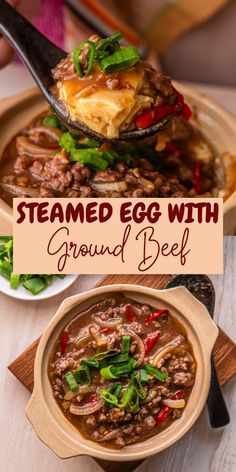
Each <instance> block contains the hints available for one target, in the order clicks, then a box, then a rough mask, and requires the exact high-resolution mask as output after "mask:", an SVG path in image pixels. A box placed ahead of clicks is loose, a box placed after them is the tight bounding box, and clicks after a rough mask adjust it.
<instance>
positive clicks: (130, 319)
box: [125, 305, 135, 323]
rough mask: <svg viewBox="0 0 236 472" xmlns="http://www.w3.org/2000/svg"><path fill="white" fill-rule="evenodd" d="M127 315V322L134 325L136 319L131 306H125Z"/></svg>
mask: <svg viewBox="0 0 236 472" xmlns="http://www.w3.org/2000/svg"><path fill="white" fill-rule="evenodd" d="M125 315H126V318H127V321H128V322H129V323H133V321H134V320H135V318H134V312H133V310H132V308H131V306H130V305H125Z"/></svg>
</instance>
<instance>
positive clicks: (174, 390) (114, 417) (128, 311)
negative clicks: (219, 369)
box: [48, 295, 196, 448]
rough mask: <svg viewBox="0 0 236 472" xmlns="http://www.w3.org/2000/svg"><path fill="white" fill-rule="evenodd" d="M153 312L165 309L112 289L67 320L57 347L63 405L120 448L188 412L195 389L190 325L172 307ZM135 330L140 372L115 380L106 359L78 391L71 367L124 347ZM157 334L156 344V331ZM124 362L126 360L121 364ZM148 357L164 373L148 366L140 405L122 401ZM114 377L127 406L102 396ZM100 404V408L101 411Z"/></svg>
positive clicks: (53, 372) (54, 378)
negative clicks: (104, 368)
mask: <svg viewBox="0 0 236 472" xmlns="http://www.w3.org/2000/svg"><path fill="white" fill-rule="evenodd" d="M161 308H163V307H160V309H161ZM153 313H157V309H154V308H152V307H151V306H149V305H146V304H145V305H144V304H140V303H138V302H135V301H133V300H131V299H128V298H126V297H125V296H123V295H114V296H113V295H111V297H110V298H105V299H104V300H103V301H101V302H100V303H97V304H96V305H92V306H90V307H89V308H88V309H87V310H86V311H84V312H81V313H78V315H77V316H75V318H74V319H72V321H71V322H70V323H69V324H68V325H67V326H65V328H64V330H63V332H62V333H61V334H60V337H59V339H58V340H57V342H56V344H55V346H54V348H53V350H52V352H51V355H50V359H49V365H48V375H49V379H50V383H51V385H52V389H53V393H54V397H55V399H56V401H57V403H58V405H59V407H60V408H61V410H62V412H63V414H64V415H65V416H66V418H67V419H68V421H70V422H71V423H72V424H73V425H74V427H75V428H76V429H78V430H79V431H80V433H81V434H82V435H83V436H84V437H85V438H87V439H90V440H93V441H96V442H99V443H101V444H102V445H103V446H105V447H111V448H120V447H124V446H126V445H129V444H133V443H136V442H141V441H144V440H146V439H147V438H149V437H151V436H153V435H155V434H158V433H159V432H160V431H162V430H163V429H165V428H167V427H169V426H170V425H171V424H172V423H173V422H174V421H176V420H178V419H179V418H180V417H181V415H182V412H183V411H184V408H185V406H186V404H187V402H188V399H189V396H190V394H191V390H192V388H193V385H194V381H195V372H196V362H195V359H194V354H193V350H192V346H191V344H190V343H189V341H188V338H187V333H186V331H185V329H184V328H183V326H182V325H181V324H180V323H179V322H178V321H177V320H176V319H175V318H174V317H173V316H172V315H171V313H170V312H169V311H168V310H164V311H163V312H162V313H159V316H157V317H156V318H155V316H154V318H155V319H153V320H152V321H151V318H152V317H153ZM111 323H113V324H116V326H112V325H111ZM127 335H128V336H130V342H129V348H128V349H129V352H128V356H129V358H131V359H133V360H135V361H136V362H137V363H138V364H137V365H136V366H135V367H134V370H133V373H129V374H127V376H125V374H124V376H120V377H118V378H115V379H112V380H108V379H105V378H102V375H101V368H102V366H104V364H100V366H99V367H96V368H93V367H90V368H89V369H90V375H91V382H90V384H89V386H88V387H86V388H87V393H84V392H86V388H85V387H84V386H82V387H81V384H80V383H79V384H78V390H77V391H76V392H72V391H71V390H70V388H69V386H68V383H67V381H66V378H65V375H66V374H67V373H68V372H71V373H73V372H76V371H77V369H78V368H79V366H81V365H82V364H83V361H84V360H88V359H90V360H91V358H93V357H94V356H95V355H97V354H98V353H101V352H104V351H108V350H115V355H118V354H120V352H121V351H122V345H123V341H122V339H123V336H127ZM154 338H155V342H153V345H152V347H151V345H150V339H154ZM140 346H141V347H140ZM142 346H144V347H145V353H143V350H142ZM100 355H101V354H100ZM113 355H114V353H113ZM157 355H158V359H157ZM113 359H115V357H113ZM100 362H102V363H104V362H105V366H106V364H108V365H111V364H112V356H111V357H109V358H106V359H105V361H104V359H103V361H100ZM114 365H115V366H116V367H117V365H118V364H115V361H114ZM122 365H123V366H124V363H123V364H122V363H120V364H119V366H122ZM147 365H149V366H150V365H152V366H155V369H157V371H158V372H159V373H160V375H161V376H162V380H160V379H159V378H156V377H155V376H153V375H151V374H147V375H148V381H146V382H145V383H142V387H143V389H144V390H145V395H142V397H143V398H139V400H138V404H137V405H136V408H135V409H134V410H132V407H131V406H130V404H126V405H125V406H123V407H122V406H121V405H122V401H123V398H124V397H123V395H124V393H125V392H127V389H128V388H131V387H130V385H131V383H132V378H133V377H132V375H135V374H136V375H139V374H140V372H141V371H140V369H142V370H145V369H146V368H147V367H146V366H147ZM113 372H114V371H113ZM104 375H105V374H104ZM163 376H164V379H163ZM111 384H113V389H114V388H115V387H114V385H115V386H117V385H118V384H119V385H120V389H121V391H120V393H119V395H118V401H119V405H120V406H117V405H114V404H113V405H112V404H109V403H107V402H106V401H104V402H103V400H101V398H103V397H101V392H102V391H104V390H109V389H110V391H111V392H112V391H113V390H112V389H111ZM136 386H137V385H136ZM84 389H85V391H84ZM80 390H81V391H80ZM68 392H69V393H68ZM68 395H69V396H68ZM70 396H71V398H70ZM178 398H179V399H181V402H182V403H183V402H184V406H183V405H182V407H180V406H181V405H179V407H178V405H177V407H176V408H175V407H174V406H173V407H172V408H169V407H167V410H168V412H167V414H166V404H165V402H166V401H167V403H168V400H171V399H172V400H173V399H174V400H176V399H178ZM135 400H136V399H135ZM101 401H102V404H101V405H100V406H99V402H100V403H101ZM133 402H134V399H133ZM84 407H86V408H87V407H89V408H90V409H91V408H92V412H91V413H86V414H80V415H77V414H75V412H77V411H78V409H79V411H80V412H81V411H83V409H84ZM94 408H95V410H96V411H93V410H94Z"/></svg>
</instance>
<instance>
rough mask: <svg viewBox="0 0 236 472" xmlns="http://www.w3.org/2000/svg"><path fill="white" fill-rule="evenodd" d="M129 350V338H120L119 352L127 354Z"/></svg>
mask: <svg viewBox="0 0 236 472" xmlns="http://www.w3.org/2000/svg"><path fill="white" fill-rule="evenodd" d="M129 348H130V336H122V339H121V352H123V353H126V352H129Z"/></svg>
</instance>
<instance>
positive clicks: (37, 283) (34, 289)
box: [23, 276, 47, 295]
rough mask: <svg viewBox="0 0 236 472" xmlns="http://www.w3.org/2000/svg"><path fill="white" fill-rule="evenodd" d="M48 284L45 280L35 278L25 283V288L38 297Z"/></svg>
mask: <svg viewBox="0 0 236 472" xmlns="http://www.w3.org/2000/svg"><path fill="white" fill-rule="evenodd" d="M46 286H47V284H46V283H45V281H44V280H43V278H41V277H38V276H35V277H32V279H28V280H26V281H25V282H23V287H25V288H26V289H27V290H29V291H30V292H31V293H32V294H33V295H37V294H38V293H40V292H42V290H44V289H45V288H46Z"/></svg>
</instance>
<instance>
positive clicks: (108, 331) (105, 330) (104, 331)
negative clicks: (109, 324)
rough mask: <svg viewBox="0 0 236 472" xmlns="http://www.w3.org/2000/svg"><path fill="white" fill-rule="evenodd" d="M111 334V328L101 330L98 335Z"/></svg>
mask: <svg viewBox="0 0 236 472" xmlns="http://www.w3.org/2000/svg"><path fill="white" fill-rule="evenodd" d="M110 332H111V328H102V329H101V330H100V333H110Z"/></svg>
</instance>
